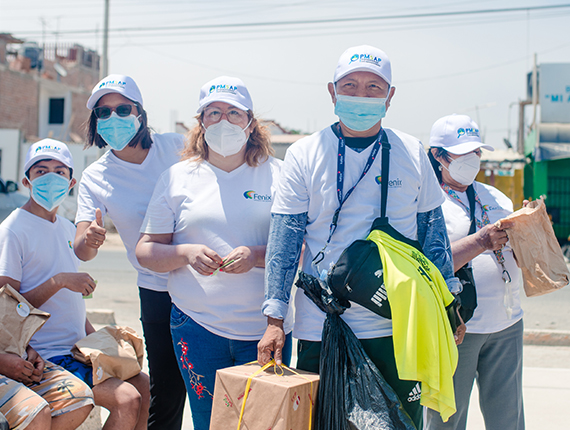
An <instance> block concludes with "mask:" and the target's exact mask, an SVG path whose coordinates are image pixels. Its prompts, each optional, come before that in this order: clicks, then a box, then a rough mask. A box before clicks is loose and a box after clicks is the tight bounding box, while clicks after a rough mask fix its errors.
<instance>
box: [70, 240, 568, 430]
mask: <svg viewBox="0 0 570 430" xmlns="http://www.w3.org/2000/svg"><path fill="white" fill-rule="evenodd" d="M80 270H81V271H86V272H89V273H90V274H91V275H92V276H93V277H94V278H95V279H97V281H98V284H97V289H96V290H95V292H94V294H93V298H92V299H88V301H87V303H86V304H87V308H88V309H112V310H113V311H114V312H115V318H116V321H117V324H119V325H128V326H130V327H133V328H134V329H135V330H137V331H138V332H139V333H141V334H142V329H141V324H140V321H139V300H138V289H137V287H136V272H135V271H134V269H133V268H132V267H131V265H130V264H129V262H128V260H127V258H126V253H125V251H124V248H122V245H120V244H118V241H117V238H116V237H113V238H111V240H109V243H108V244H107V243H106V244H105V245H104V246H103V247H102V248H101V250H100V252H99V255H98V256H97V258H96V259H95V260H93V261H90V262H88V263H83V264H82V266H81V268H80ZM521 296H522V303H523V308H524V311H525V317H524V320H525V327H526V329H535V330H555V331H567V332H570V312H568V310H569V308H570V287H566V288H564V289H562V290H560V291H557V292H555V293H552V294H549V295H545V296H541V297H533V298H527V297H525V296H524V293H521ZM523 387H524V401H525V414H526V422H527V427H526V428H527V429H528V430H534V429H536V430H545V429H546V430H550V429H566V428H570V424H568V419H567V414H566V407H568V405H570V400H569V399H570V346H565V347H561V346H558V347H557V346H531V345H525V346H524V374H523ZM473 396H474V397H473V399H472V401H471V408H470V413H469V422H468V429H469V430H479V429H481V430H483V429H484V424H483V419H482V416H481V413H480V411H479V408H478V401H477V391H476V390H474V393H473ZM183 428H184V430H192V428H193V427H192V424H191V419H190V413H189V409H188V408H187V410H186V413H185V420H184V427H183Z"/></svg>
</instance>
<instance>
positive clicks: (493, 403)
mask: <svg viewBox="0 0 570 430" xmlns="http://www.w3.org/2000/svg"><path fill="white" fill-rule="evenodd" d="M430 146H431V148H430V152H429V158H430V160H431V162H432V165H433V167H434V170H435V172H436V175H437V176H438V179H439V181H440V183H441V186H442V188H443V190H444V191H445V193H446V197H447V199H446V201H445V203H444V204H443V205H442V208H443V213H444V216H445V223H446V226H447V232H448V234H449V239H450V241H451V250H452V253H453V262H454V269H455V271H457V270H459V269H460V268H461V267H463V266H464V265H465V264H467V263H469V265H470V267H471V268H472V270H473V276H474V279H475V287H476V290H477V307H476V308H475V311H474V313H473V317H472V318H471V319H470V320H469V321H468V322H467V324H466V325H467V333H466V335H465V338H464V339H463V343H462V344H461V345H459V346H458V350H459V362H458V365H457V370H456V372H455V376H454V384H455V401H456V403H457V413H456V414H455V415H453V416H452V417H451V418H450V419H449V421H447V422H446V423H443V422H442V421H441V418H440V417H439V414H437V413H435V412H433V411H431V410H428V411H427V426H426V428H428V429H430V430H434V429H465V428H466V425H467V411H468V408H469V397H470V395H471V389H472V387H473V381H474V380H475V379H476V380H477V385H478V388H479V404H480V406H481V411H482V413H483V417H484V419H485V427H486V429H487V430H491V429H497V430H499V429H500V430H511V429H512V430H522V429H524V411H523V401H522V343H523V322H522V314H523V312H522V310H521V307H520V301H519V293H518V291H519V282H520V271H519V269H518V268H517V265H516V262H515V259H514V257H513V252H512V249H511V248H510V247H509V246H508V238H507V235H506V232H505V231H503V230H500V229H498V228H497V227H496V226H495V225H494V223H495V222H496V221H498V220H499V219H501V218H504V217H505V216H507V215H509V214H510V213H511V212H512V211H513V204H512V202H511V201H510V200H509V198H508V197H507V196H505V195H504V194H503V193H501V192H500V191H499V190H497V189H496V188H494V187H491V186H489V185H486V184H483V183H480V182H475V176H476V175H477V173H478V172H479V165H480V157H481V148H485V149H489V150H493V147H491V146H489V145H485V144H483V143H482V142H481V138H480V136H479V127H478V126H477V124H476V123H475V122H474V121H473V120H472V119H471V118H469V117H468V116H466V115H449V116H446V117H443V118H441V119H439V120H438V121H436V122H435V124H434V125H433V128H432V131H431V137H430ZM470 196H472V198H471V199H470V198H469V197H470ZM470 200H471V201H472V202H473V203H474V204H472V205H470V203H469V201H470ZM473 206H474V207H473ZM473 210H474V218H475V219H474V222H475V225H476V228H475V229H474V230H475V231H474V232H473V233H472V234H469V232H470V226H471V223H472V221H471V219H472V217H471V212H472V211H473Z"/></svg>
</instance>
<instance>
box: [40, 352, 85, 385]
mask: <svg viewBox="0 0 570 430" xmlns="http://www.w3.org/2000/svg"><path fill="white" fill-rule="evenodd" d="M49 361H51V362H52V363H54V364H57V365H59V366H61V367H63V368H64V369H65V370H67V371H68V372H69V373H71V374H73V375H75V376H76V377H78V378H79V379H81V380H82V381H83V382H85V383H86V384H87V385H89V387H91V388H93V368H92V367H91V366H89V365H87V364H83V363H82V362H81V361H77V360H76V359H75V358H73V355H56V356H55V357H51V358H50V359H49Z"/></svg>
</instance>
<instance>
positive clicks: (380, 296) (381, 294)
mask: <svg viewBox="0 0 570 430" xmlns="http://www.w3.org/2000/svg"><path fill="white" fill-rule="evenodd" d="M386 299H387V296H386V287H385V286H384V284H382V285H381V286H380V288H378V290H377V291H376V292H375V293H374V295H373V296H372V297H371V298H370V300H372V301H373V302H374V303H375V304H376V305H378V306H379V307H382V302H383V301H385V300H386Z"/></svg>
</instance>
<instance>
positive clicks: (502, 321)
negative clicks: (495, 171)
mask: <svg viewBox="0 0 570 430" xmlns="http://www.w3.org/2000/svg"><path fill="white" fill-rule="evenodd" d="M473 187H474V188H475V192H476V193H477V195H478V196H479V198H480V199H481V202H482V203H483V205H485V206H486V207H487V209H488V215H489V221H490V222H491V223H495V222H497V221H498V220H500V219H501V218H505V217H506V216H507V215H509V214H511V213H512V212H513V203H512V202H511V200H510V199H509V198H508V197H507V196H505V195H504V194H503V193H502V192H500V191H499V190H497V189H496V188H494V187H491V186H490V185H486V184H482V183H480V182H474V183H473ZM457 195H458V197H459V198H460V199H461V201H462V202H463V203H465V206H463V205H462V204H460V203H459V202H458V201H456V200H455V199H453V198H452V197H450V196H449V195H447V193H446V197H447V198H446V200H445V203H444V204H443V205H442V209H443V214H444V216H445V224H446V226H447V234H448V235H449V240H450V241H451V242H455V241H456V240H459V239H462V238H464V237H465V236H467V235H468V234H469V227H470V225H471V222H470V220H469V215H468V213H467V209H466V208H468V207H469V199H468V198H467V193H459V192H458V193H457ZM475 217H476V218H477V219H478V220H481V206H480V205H479V204H477V203H475ZM503 255H504V257H505V268H506V269H507V271H508V272H509V274H510V276H511V281H512V282H511V286H512V287H511V291H512V293H513V299H514V306H513V313H512V317H511V318H508V317H507V313H506V311H505V308H504V306H503V298H504V294H505V283H504V282H503V279H502V272H503V269H502V267H501V265H500V264H499V263H498V262H497V258H496V257H495V254H494V253H493V251H485V252H484V253H482V254H479V255H478V256H477V257H475V258H474V259H473V260H472V268H473V277H474V278H475V287H476V288H477V308H475V312H474V313H473V317H472V318H471V319H470V320H469V321H468V322H467V324H466V326H467V332H468V333H496V332H498V331H501V330H504V329H506V328H507V327H510V326H512V325H513V324H514V323H516V322H517V321H519V320H520V319H521V318H522V316H523V311H522V309H521V303H520V297H519V288H520V282H521V274H520V269H519V268H518V267H517V263H516V261H515V259H514V257H513V250H512V249H511V247H510V246H509V244H508V243H507V245H506V246H505V247H504V248H503Z"/></svg>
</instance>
